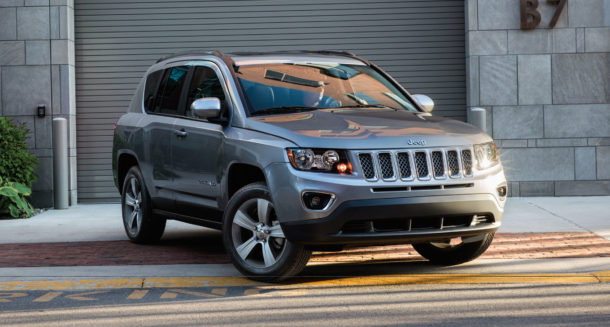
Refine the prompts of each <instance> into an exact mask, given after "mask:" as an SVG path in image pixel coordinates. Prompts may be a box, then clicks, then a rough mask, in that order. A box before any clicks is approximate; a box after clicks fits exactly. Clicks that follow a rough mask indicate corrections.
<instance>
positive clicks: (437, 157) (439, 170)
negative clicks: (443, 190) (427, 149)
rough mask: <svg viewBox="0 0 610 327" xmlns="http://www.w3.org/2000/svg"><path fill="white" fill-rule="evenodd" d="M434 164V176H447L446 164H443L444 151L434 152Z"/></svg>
mask: <svg viewBox="0 0 610 327" xmlns="http://www.w3.org/2000/svg"><path fill="white" fill-rule="evenodd" d="M432 166H433V167H434V177H441V176H445V165H444V164H443V153H442V152H440V151H434V152H432Z"/></svg>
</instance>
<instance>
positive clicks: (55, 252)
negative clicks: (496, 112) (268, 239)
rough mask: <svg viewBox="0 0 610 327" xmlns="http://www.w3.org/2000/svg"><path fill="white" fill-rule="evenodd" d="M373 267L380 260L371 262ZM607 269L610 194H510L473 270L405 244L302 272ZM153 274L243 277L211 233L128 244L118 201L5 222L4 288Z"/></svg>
mask: <svg viewBox="0 0 610 327" xmlns="http://www.w3.org/2000/svg"><path fill="white" fill-rule="evenodd" d="M372 262H375V263H377V264H375V265H370V264H369V263H372ZM380 262H387V263H388V264H385V265H384V264H379V263H380ZM392 262H401V264H398V265H397V264H392ZM329 264H330V266H329ZM363 265H366V269H362V268H363V267H364V266H363ZM405 266H406V267H405ZM604 270H610V197H569V198H509V200H508V203H507V206H506V211H505V215H504V218H503V225H502V228H500V230H499V231H498V233H497V234H496V238H495V240H494V243H492V246H491V247H490V249H489V250H488V251H487V252H486V253H485V254H484V255H483V256H482V257H481V258H480V259H478V260H475V261H473V262H471V263H468V264H464V265H460V266H456V267H443V268H441V267H435V266H432V265H428V264H426V263H425V262H422V258H421V257H420V256H419V255H418V254H417V253H416V252H415V251H414V250H413V249H412V248H411V246H409V245H395V246H376V247H368V248H353V249H347V250H346V251H343V252H340V253H323V252H317V253H314V256H313V257H312V260H311V262H310V264H309V265H308V268H307V269H306V271H305V274H307V275H312V276H313V275H320V274H322V275H325V274H338V275H341V276H345V275H351V274H354V273H363V274H384V273H385V274H392V273H403V274H404V273H405V271H406V272H408V273H409V274H416V273H420V274H421V273H432V274H436V273H460V274H475V273H476V274H485V273H588V272H595V271H604ZM156 276H164V277H189V276H199V277H201V276H239V273H238V272H237V271H236V270H235V268H233V267H232V265H231V264H230V260H229V258H228V257H227V256H226V254H225V252H224V249H223V247H222V241H221V235H220V233H219V232H218V231H215V230H211V229H207V228H203V227H198V226H194V225H189V224H184V223H181V222H177V221H168V225H167V229H166V232H165V234H164V236H163V239H162V241H161V242H160V243H159V244H156V245H136V244H133V243H131V242H129V241H128V240H127V237H126V236H125V232H124V230H123V225H122V221H121V214H120V207H119V205H118V204H95V205H78V206H75V207H72V208H70V209H67V210H49V211H47V212H44V213H42V214H40V215H38V216H36V217H33V218H31V219H25V220H0V282H7V281H20V280H21V281H26V280H39V279H45V280H53V279H74V278H119V277H142V278H146V277H156Z"/></svg>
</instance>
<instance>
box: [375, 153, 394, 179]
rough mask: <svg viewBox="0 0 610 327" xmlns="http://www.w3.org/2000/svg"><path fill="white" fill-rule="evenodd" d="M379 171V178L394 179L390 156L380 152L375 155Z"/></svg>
mask: <svg viewBox="0 0 610 327" xmlns="http://www.w3.org/2000/svg"><path fill="white" fill-rule="evenodd" d="M377 160H378V162H379V169H381V177H382V178H383V179H392V178H394V167H393V165H392V155H391V154H390V153H388V152H382V153H379V154H378V155H377Z"/></svg>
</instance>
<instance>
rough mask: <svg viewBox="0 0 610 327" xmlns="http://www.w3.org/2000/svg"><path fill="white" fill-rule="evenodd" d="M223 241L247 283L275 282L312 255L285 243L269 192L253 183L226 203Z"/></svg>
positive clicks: (295, 273)
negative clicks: (252, 281) (250, 281)
mask: <svg viewBox="0 0 610 327" xmlns="http://www.w3.org/2000/svg"><path fill="white" fill-rule="evenodd" d="M222 239H223V243H224V246H225V249H226V251H227V253H228V254H229V256H230V258H231V261H232V262H233V264H234V265H235V267H236V268H237V269H238V270H239V271H240V272H241V273H242V274H244V275H245V276H247V277H248V278H250V279H253V280H258V281H264V282H277V281H281V280H284V279H287V278H290V277H292V276H295V275H297V274H298V273H300V272H301V270H303V268H304V267H305V265H306V264H307V261H309V257H310V256H311V251H309V250H307V249H305V248H304V247H303V246H302V245H299V244H294V243H292V242H290V241H289V240H287V239H286V237H285V236H284V232H283V231H282V227H281V226H280V224H279V221H278V219H277V216H276V215H275V210H274V208H273V201H272V199H271V195H270V193H269V189H268V188H267V186H266V185H265V184H263V183H252V184H249V185H246V186H244V187H243V188H241V189H239V190H238V191H237V192H235V194H234V195H233V196H232V197H231V199H230V200H229V203H228V205H227V210H225V213H224V216H223V225H222Z"/></svg>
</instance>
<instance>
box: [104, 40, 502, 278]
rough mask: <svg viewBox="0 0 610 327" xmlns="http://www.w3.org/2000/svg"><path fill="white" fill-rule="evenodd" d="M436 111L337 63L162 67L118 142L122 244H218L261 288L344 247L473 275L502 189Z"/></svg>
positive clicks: (490, 156)
mask: <svg viewBox="0 0 610 327" xmlns="http://www.w3.org/2000/svg"><path fill="white" fill-rule="evenodd" d="M433 106H434V104H433V102H432V100H431V99H430V98H428V97H426V96H423V95H410V94H409V93H408V92H407V91H406V90H405V89H403V88H402V87H401V86H400V85H399V84H398V83H397V82H396V81H395V80H393V79H392V78H391V77H390V76H388V75H387V74H386V73H385V72H383V71H382V70H381V69H379V68H378V67H377V66H375V65H374V64H372V63H370V62H368V61H367V60H365V59H362V58H359V57H356V56H354V55H353V54H350V53H346V52H336V51H318V52H309V51H306V52H273V53H233V54H223V53H221V52H218V51H214V52H189V53H182V54H178V55H174V56H171V57H168V58H163V59H160V60H159V61H158V62H157V63H156V64H155V65H153V66H152V67H150V69H148V71H147V72H146V75H145V76H144V78H143V79H142V81H141V82H140V84H139V86H138V88H137V90H136V93H135V95H134V97H133V100H132V101H131V104H130V105H129V110H128V113H127V114H125V115H123V116H122V117H121V118H120V120H119V121H118V122H117V125H116V129H115V134H114V150H113V160H112V164H113V171H114V180H115V184H116V186H117V188H118V189H119V191H120V192H121V196H122V210H123V222H124V225H125V231H126V232H127V235H128V236H129V238H130V239H131V240H133V241H134V242H153V241H157V240H158V239H159V238H160V237H161V235H162V234H163V230H164V228H165V222H166V219H176V220H181V221H185V222H189V223H193V224H197V225H202V226H207V227H212V228H216V229H220V230H221V231H222V234H223V242H224V246H225V248H226V251H227V252H228V254H229V256H230V257H231V260H232V261H233V263H234V264H235V266H236V267H237V268H238V269H239V270H240V271H241V272H242V273H243V274H244V275H247V276H249V277H250V278H253V279H257V280H264V281H277V280H282V279H285V278H288V277H290V276H294V275H296V274H298V273H299V272H300V271H301V270H302V269H303V268H304V266H305V265H306V264H307V261H308V260H309V257H310V255H311V251H312V250H321V251H336V250H341V249H342V248H343V247H344V246H346V245H352V246H353V245H370V244H396V243H410V244H413V247H414V248H415V249H416V250H417V251H418V252H419V253H420V254H421V255H422V256H424V257H425V258H427V259H429V260H430V261H432V262H434V263H438V264H442V265H452V264H459V263H463V262H466V261H470V260H473V259H474V258H476V257H478V256H479V255H481V254H482V253H483V252H484V251H485V250H486V249H487V247H488V246H489V245H490V243H491V241H492V239H493V236H494V233H495V231H496V230H497V229H498V228H499V227H500V221H501V219H502V213H503V207H504V203H505V201H506V192H507V186H506V179H505V177H504V172H503V169H502V165H501V164H500V161H499V159H498V154H497V150H496V147H495V145H494V143H493V142H492V139H491V138H490V137H489V136H488V135H487V134H485V133H483V132H481V131H480V130H479V129H477V128H475V127H473V126H471V125H468V124H465V123H463V122H459V121H456V120H451V119H446V118H442V117H437V116H433V115H431V114H430V111H431V110H432V107H433Z"/></svg>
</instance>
